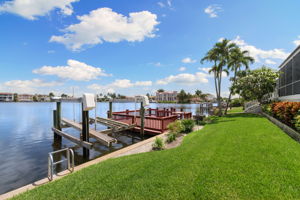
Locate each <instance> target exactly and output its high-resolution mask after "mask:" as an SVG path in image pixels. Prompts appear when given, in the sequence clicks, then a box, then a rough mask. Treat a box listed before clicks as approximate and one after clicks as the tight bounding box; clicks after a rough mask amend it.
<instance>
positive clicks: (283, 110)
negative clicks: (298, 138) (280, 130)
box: [271, 102, 300, 126]
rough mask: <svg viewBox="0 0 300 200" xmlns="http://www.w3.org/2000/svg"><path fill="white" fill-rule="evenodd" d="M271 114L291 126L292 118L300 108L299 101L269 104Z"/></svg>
mask: <svg viewBox="0 0 300 200" xmlns="http://www.w3.org/2000/svg"><path fill="white" fill-rule="evenodd" d="M271 109H272V113H273V116H274V117H276V118H278V119H279V120H281V121H282V122H284V123H285V124H287V125H290V126H293V124H294V118H295V117H296V115H297V114H298V112H299V110H300V102H277V103H272V105H271Z"/></svg>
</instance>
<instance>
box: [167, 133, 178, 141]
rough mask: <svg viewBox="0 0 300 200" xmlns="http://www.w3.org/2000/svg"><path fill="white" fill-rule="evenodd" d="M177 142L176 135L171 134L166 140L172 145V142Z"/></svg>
mask: <svg viewBox="0 0 300 200" xmlns="http://www.w3.org/2000/svg"><path fill="white" fill-rule="evenodd" d="M175 140H176V134H174V133H169V134H168V135H167V140H166V142H167V143H171V142H173V141H175Z"/></svg>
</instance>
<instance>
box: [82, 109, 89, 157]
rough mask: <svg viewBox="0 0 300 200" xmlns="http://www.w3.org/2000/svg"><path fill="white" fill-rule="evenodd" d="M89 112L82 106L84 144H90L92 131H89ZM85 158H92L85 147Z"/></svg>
mask: <svg viewBox="0 0 300 200" xmlns="http://www.w3.org/2000/svg"><path fill="white" fill-rule="evenodd" d="M89 129H90V128H89V111H84V110H83V105H82V141H84V142H89V141H90V134H89V133H90V130H89ZM82 150H83V157H84V158H89V156H90V151H89V149H87V148H85V147H83V148H82Z"/></svg>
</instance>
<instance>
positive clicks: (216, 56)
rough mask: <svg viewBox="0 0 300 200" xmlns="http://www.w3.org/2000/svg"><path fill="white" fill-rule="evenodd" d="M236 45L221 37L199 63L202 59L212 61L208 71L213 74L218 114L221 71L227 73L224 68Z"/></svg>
mask: <svg viewBox="0 0 300 200" xmlns="http://www.w3.org/2000/svg"><path fill="white" fill-rule="evenodd" d="M236 47H237V45H236V44H235V43H233V42H230V40H227V39H223V40H222V41H221V42H217V43H216V44H215V45H214V47H213V48H212V49H211V50H209V51H208V52H207V54H206V55H205V57H204V58H202V59H201V63H203V62H204V61H208V62H212V63H213V66H212V68H211V70H210V71H209V73H213V74H214V81H215V89H216V96H217V101H218V107H219V116H221V115H222V105H221V85H222V74H223V72H226V73H227V74H228V73H229V72H228V70H227V69H226V68H224V67H225V66H226V65H227V64H228V62H229V58H230V54H231V51H232V50H233V49H234V48H236Z"/></svg>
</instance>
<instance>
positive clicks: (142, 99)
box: [135, 95, 149, 106]
mask: <svg viewBox="0 0 300 200" xmlns="http://www.w3.org/2000/svg"><path fill="white" fill-rule="evenodd" d="M135 102H139V103H142V102H143V105H144V106H149V98H148V97H147V96H146V95H139V96H135Z"/></svg>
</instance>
